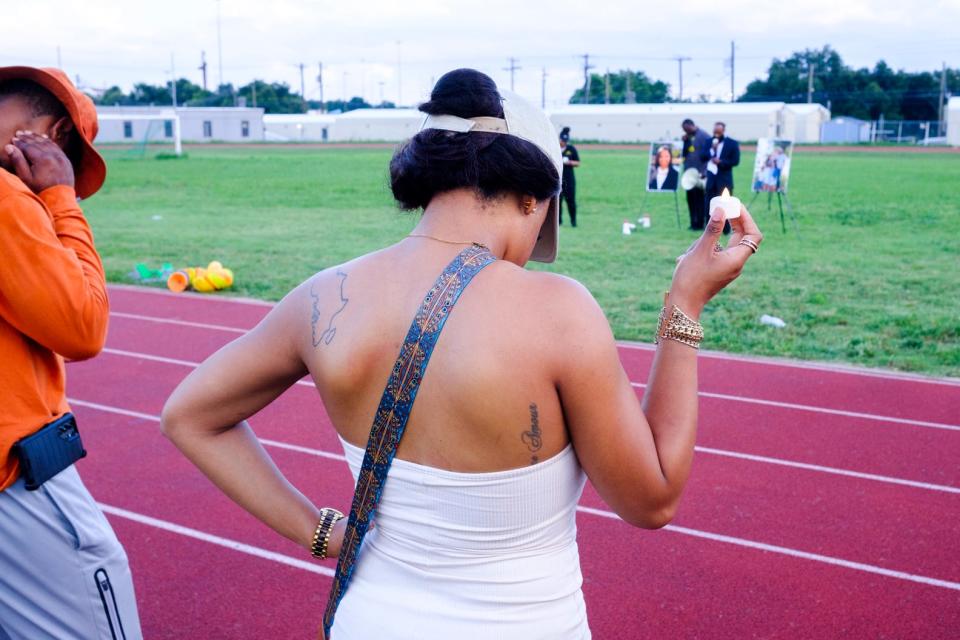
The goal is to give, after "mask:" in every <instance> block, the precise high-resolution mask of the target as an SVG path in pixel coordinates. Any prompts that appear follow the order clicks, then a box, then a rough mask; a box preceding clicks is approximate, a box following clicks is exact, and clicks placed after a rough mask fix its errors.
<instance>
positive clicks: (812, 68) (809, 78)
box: [807, 62, 817, 104]
mask: <svg viewBox="0 0 960 640" xmlns="http://www.w3.org/2000/svg"><path fill="white" fill-rule="evenodd" d="M808 66H809V68H808V69H807V104H813V74H814V73H816V71H817V65H815V64H813V63H812V62H811V63H810V64H809V65H808Z"/></svg>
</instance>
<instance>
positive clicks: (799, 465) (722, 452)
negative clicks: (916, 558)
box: [694, 446, 960, 494]
mask: <svg viewBox="0 0 960 640" xmlns="http://www.w3.org/2000/svg"><path fill="white" fill-rule="evenodd" d="M694 450H695V451H698V452H700V453H709V454H713V455H715V456H724V457H727V458H739V459H741V460H750V461H752V462H763V463H766V464H776V465H780V466H784V467H794V468H796V469H805V470H807V471H818V472H820V473H831V474H835V475H838V476H847V477H850V478H859V479H861V480H873V481H875V482H887V483H889V484H899V485H903V486H905V487H915V488H917V489H929V490H930V491H942V492H943V493H958V494H960V488H957V487H951V486H948V485H943V484H932V483H930V482H920V481H917V480H906V479H904V478H893V477H890V476H881V475H877V474H875V473H863V472H861V471H851V470H849V469H838V468H836V467H824V466H821V465H819V464H810V463H807V462H795V461H793V460H782V459H780V458H770V457H767V456H757V455H753V454H752V453H740V452H739V451H727V450H726V449H713V448H711V447H700V446H697V447H694Z"/></svg>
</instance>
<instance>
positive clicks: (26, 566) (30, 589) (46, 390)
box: [0, 67, 142, 640]
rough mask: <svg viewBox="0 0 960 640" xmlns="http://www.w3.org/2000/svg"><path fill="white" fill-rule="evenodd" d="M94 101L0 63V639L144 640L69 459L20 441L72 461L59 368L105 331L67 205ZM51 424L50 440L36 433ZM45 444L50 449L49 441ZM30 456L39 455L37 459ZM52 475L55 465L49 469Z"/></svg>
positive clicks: (83, 242)
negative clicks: (62, 449)
mask: <svg viewBox="0 0 960 640" xmlns="http://www.w3.org/2000/svg"><path fill="white" fill-rule="evenodd" d="M96 134H97V114H96V110H95V108H94V106H93V102H92V101H91V100H90V99H89V98H88V97H87V96H85V95H83V94H82V93H80V92H79V91H78V90H77V89H76V88H75V87H74V86H73V85H72V84H71V83H70V80H69V79H68V78H67V76H66V74H64V73H63V72H62V71H60V70H57V69H34V68H31V67H3V68H0V256H2V264H0V360H2V362H3V366H2V367H0V638H2V639H4V640H5V639H6V638H12V639H13V640H19V639H27V638H29V639H34V638H57V639H67V640H73V639H76V640H89V639H97V638H125V639H127V640H130V639H134V638H140V637H142V634H141V631H140V621H139V617H138V614H137V608H136V598H135V595H134V591H133V580H132V578H131V574H130V567H129V564H128V562H127V556H126V554H125V552H124V550H123V547H122V546H121V545H120V542H119V541H118V540H117V537H116V535H115V534H114V532H113V529H112V528H111V527H110V524H109V523H108V522H107V520H106V518H105V517H104V515H103V513H102V512H101V511H100V509H99V508H98V507H97V504H96V503H95V502H94V500H93V497H92V496H91V495H90V493H89V492H88V491H87V489H86V487H84V485H83V482H82V481H81V480H80V476H79V475H78V473H77V470H76V468H75V467H74V465H73V464H72V461H73V460H74V459H75V458H76V456H74V457H61V459H62V460H63V462H62V463H58V464H56V465H53V466H52V467H51V466H49V465H48V466H47V468H46V469H45V471H46V472H47V473H46V474H43V475H38V473H39V472H38V471H37V468H39V467H42V466H44V465H33V464H32V462H31V464H25V463H24V461H25V460H26V461H33V460H34V459H33V458H31V457H30V456H29V455H28V454H27V453H25V451H26V450H27V449H28V447H26V445H25V443H27V442H31V441H32V442H35V441H36V439H37V437H36V436H43V435H45V434H48V433H53V434H54V435H56V436H58V437H56V438H53V439H52V442H53V443H54V445H55V446H59V443H60V442H61V441H66V439H67V438H66V436H69V438H70V441H71V442H74V443H75V447H76V450H79V451H80V452H82V445H81V444H80V443H79V436H78V435H77V433H76V427H75V423H73V422H72V421H71V416H70V414H69V412H70V408H69V406H68V405H67V400H66V395H65V370H64V359H69V360H83V359H86V358H92V357H93V356H95V355H97V353H99V352H100V350H101V349H102V348H103V344H104V341H105V340H106V334H107V320H108V316H109V303H108V300H107V289H106V282H105V279H104V272H103V265H102V264H101V262H100V257H99V256H98V255H97V251H96V249H95V247H94V245H93V235H92V233H91V231H90V227H89V225H88V224H87V221H86V219H85V218H84V215H83V211H82V210H81V209H80V206H79V204H78V199H80V198H87V197H89V196H91V195H93V194H94V193H95V192H96V191H97V190H98V189H99V188H100V186H101V185H102V184H103V181H104V179H105V177H106V165H105V164H104V162H103V159H102V158H101V157H100V155H99V154H98V153H97V151H96V150H95V149H94V148H93V144H92V143H93V140H94V138H95V137H96ZM51 423H56V426H57V429H58V431H56V432H53V431H51V430H50V429H49V428H48V429H46V430H44V427H45V426H48V425H50V424H51ZM48 442H51V441H48ZM39 459H40V458H37V460H39ZM61 467H62V468H61Z"/></svg>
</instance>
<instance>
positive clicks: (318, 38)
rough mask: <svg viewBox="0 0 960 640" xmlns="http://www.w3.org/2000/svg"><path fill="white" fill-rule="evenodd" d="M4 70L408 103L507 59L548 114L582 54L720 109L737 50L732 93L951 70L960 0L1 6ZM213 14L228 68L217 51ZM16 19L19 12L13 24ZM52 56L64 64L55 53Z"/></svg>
mask: <svg viewBox="0 0 960 640" xmlns="http://www.w3.org/2000/svg"><path fill="white" fill-rule="evenodd" d="M5 5H6V6H4V12H5V17H6V19H7V24H8V25H12V28H8V29H7V31H6V32H5V33H4V40H5V41H4V44H3V46H2V48H0V50H2V51H3V59H2V60H0V62H2V64H30V65H44V66H49V65H56V64H57V61H58V55H59V60H60V61H61V62H62V66H63V68H64V69H66V70H67V71H68V72H69V73H70V75H71V77H76V76H79V78H80V81H81V84H82V85H84V86H86V87H90V88H104V87H107V86H110V85H114V84H118V85H120V86H122V87H124V88H125V89H129V88H130V87H131V86H132V84H133V83H134V82H137V81H146V82H151V83H161V82H164V81H166V80H167V79H169V77H170V76H169V70H170V67H171V55H172V56H173V64H174V67H175V69H176V74H177V76H178V77H187V78H190V79H191V80H193V81H194V82H196V83H197V84H200V82H201V73H200V71H199V70H198V69H197V67H198V66H199V64H200V58H201V52H203V51H205V52H206V59H207V62H208V64H209V66H208V71H207V74H208V83H209V86H210V87H211V88H213V87H215V86H216V84H217V83H218V81H219V79H220V78H221V72H220V69H221V65H222V79H223V81H224V82H232V83H234V84H235V85H240V84H244V83H246V82H248V81H250V80H251V79H253V78H260V79H265V80H279V81H284V82H287V83H289V84H290V85H291V87H293V88H294V90H295V91H297V92H299V87H300V71H299V68H298V64H299V63H301V62H302V63H304V64H305V65H306V70H305V73H304V76H305V82H306V95H307V97H308V98H318V97H319V94H320V90H319V86H318V82H317V64H318V62H321V61H322V62H323V64H324V76H323V78H324V83H323V84H324V97H325V98H326V99H328V100H329V99H334V98H341V97H344V96H347V97H350V96H354V95H361V94H362V95H363V96H364V97H365V98H366V99H367V100H371V101H379V100H380V98H381V96H382V97H383V98H385V99H387V100H392V101H397V100H398V97H399V99H400V100H401V101H402V103H403V104H415V103H416V102H418V101H420V100H422V99H423V98H424V96H425V95H426V94H427V92H428V89H429V87H430V85H431V81H432V79H434V78H436V77H438V76H439V75H440V74H442V73H443V72H444V71H446V70H449V69H452V68H455V67H460V66H472V67H475V68H478V69H480V70H482V71H485V72H487V73H489V74H490V75H492V76H493V78H494V79H495V80H496V81H497V83H498V84H499V85H500V86H501V87H504V88H509V86H510V74H509V72H507V71H505V70H504V68H505V67H507V66H508V58H509V57H511V56H512V57H514V58H516V60H517V63H516V64H517V65H518V66H519V67H520V69H519V70H518V71H516V75H515V83H516V90H517V91H518V92H519V93H521V94H523V95H525V96H527V97H528V98H530V99H533V100H535V101H536V102H538V103H539V102H540V99H541V80H542V74H543V71H544V69H545V70H546V73H547V78H546V102H547V105H548V106H550V105H554V104H558V103H565V102H566V101H567V100H568V99H569V97H570V94H571V93H572V92H573V90H574V89H575V88H576V87H578V86H582V85H583V54H590V62H591V64H594V65H596V69H594V71H595V72H603V71H605V70H607V69H609V70H611V71H615V70H618V69H622V68H631V69H640V70H643V71H645V72H646V73H647V74H648V75H649V76H651V77H652V78H654V79H661V80H664V81H666V82H669V83H670V85H671V91H672V93H673V95H674V96H676V95H677V92H678V89H679V87H678V79H677V75H678V69H677V67H678V64H677V62H676V61H675V60H672V58H675V57H676V56H685V57H689V58H691V60H690V61H687V62H685V63H684V66H683V72H684V87H683V91H684V95H685V96H687V97H696V96H698V95H700V94H706V95H708V96H710V97H711V98H721V99H728V98H729V95H730V70H729V67H728V62H727V61H728V58H729V56H730V42H731V40H733V41H735V42H736V73H735V77H734V79H735V82H736V91H737V92H738V93H739V92H742V91H743V89H744V87H745V86H746V85H747V83H748V82H750V81H751V80H753V79H754V78H756V77H758V76H760V75H762V74H763V73H764V71H765V70H766V69H767V67H768V66H769V64H770V62H771V60H772V59H773V58H775V57H780V58H785V57H788V56H789V55H790V54H791V53H792V52H793V51H796V50H801V49H804V48H808V47H810V48H813V47H816V48H819V47H822V46H823V45H825V44H830V45H831V46H833V47H834V48H835V49H837V50H838V51H839V52H840V54H841V56H842V57H843V58H844V60H845V61H846V62H847V63H848V64H852V65H855V66H873V64H874V63H875V62H876V61H877V60H878V59H881V58H882V59H884V60H886V61H887V62H888V64H890V65H891V66H893V67H895V68H904V69H909V70H932V69H938V68H939V67H940V65H941V63H942V62H946V63H947V65H948V66H952V67H960V0H910V1H909V2H908V1H905V0H795V1H791V0H785V1H780V2H748V1H747V0H723V1H718V0H662V1H661V2H658V3H650V2H637V1H636V0H634V1H627V0H592V1H591V0H554V1H553V2H541V1H524V0H512V1H510V0H483V1H482V2H465V1H462V0H456V1H449V2H433V1H429V0H354V1H350V0H338V1H337V2H329V1H325V0H220V1H219V2H218V1H217V0H162V1H158V0H152V1H149V2H143V1H140V0H122V1H121V0H83V1H80V0H70V1H67V0H27V1H17V2H13V1H8V2H6V3H5ZM218 7H219V13H220V20H219V23H220V34H221V46H220V48H219V50H222V63H221V60H220V56H219V54H218V39H217V24H218ZM11 13H12V15H11ZM58 47H59V53H58Z"/></svg>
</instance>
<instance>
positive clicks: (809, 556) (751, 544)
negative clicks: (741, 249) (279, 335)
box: [69, 400, 960, 591]
mask: <svg viewBox="0 0 960 640" xmlns="http://www.w3.org/2000/svg"><path fill="white" fill-rule="evenodd" d="M69 402H70V404H73V405H76V406H83V407H88V408H92V409H98V410H100V411H105V412H108V413H117V414H120V415H125V416H131V417H135V418H143V419H146V420H150V421H153V422H159V421H160V417H159V416H153V415H150V414H146V413H141V412H139V411H130V410H127V409H119V408H117V407H109V406H107V405H102V404H96V403H93V402H84V401H82V400H69ZM260 442H262V443H263V444H265V445H268V446H277V445H281V448H283V449H289V450H293V451H299V452H302V453H309V454H311V455H316V456H320V457H324V458H331V459H334V460H341V461H346V457H345V456H342V455H339V454H334V453H330V452H328V451H321V450H319V449H310V448H308V447H300V446H297V445H289V444H286V443H278V442H277V441H275V440H263V439H261V440H260ZM949 488H951V489H952V487H949ZM104 507H106V505H104ZM108 508H109V509H115V510H117V509H116V508H115V507H108ZM104 510H105V511H107V508H105V509H104ZM118 511H123V510H122V509H121V510H118ZM577 511H581V512H583V513H589V514H591V515H595V516H600V517H603V518H610V519H612V520H620V519H621V518H620V516H618V515H617V514H615V513H613V512H612V511H605V510H603V509H595V508H593V507H586V506H583V505H577ZM107 512H108V513H111V512H110V511H107ZM125 513H132V512H125ZM116 515H122V514H116ZM133 515H135V516H138V517H140V518H148V516H139V514H133ZM124 517H126V516H124ZM131 519H136V518H131ZM148 519H150V520H153V519H152V518H148ZM156 522H162V523H164V524H165V525H169V526H170V527H179V525H173V524H171V523H165V522H163V521H162V520H157V521H156ZM161 528H166V527H161ZM181 528H182V529H184V530H185V531H190V532H192V533H194V534H197V535H193V536H192V537H197V538H199V539H201V540H206V538H203V537H200V536H207V535H208V534H204V533H202V532H200V531H196V530H194V529H186V527H181ZM664 529H666V530H668V531H673V532H674V533H682V534H684V535H688V536H693V537H697V538H705V539H707V540H714V541H716V542H726V543H728V544H734V545H738V546H741V547H748V548H752V549H760V550H763V551H770V552H771V553H779V554H782V555H787V556H792V557H795V558H802V559H804V560H813V561H815V562H823V563H826V564H832V565H837V566H840V567H845V568H847V569H854V570H857V571H865V572H867V573H875V574H878V575H882V576H887V577H890V578H898V579H901V580H909V581H911V582H919V583H921V584H926V585H931V586H935V587H944V588H946V589H954V590H958V591H960V583H956V582H949V581H947V580H939V579H937V578H928V577H926V576H921V575H916V574H912V573H905V572H903V571H894V570H892V569H884V568H883V567H877V566H874V565H871V564H864V563H862V562H854V561H852V560H843V559H842V558H834V557H832V556H824V555H820V554H817V553H809V552H807V551H800V550H798V549H791V548H789V547H780V546H777V545H772V544H767V543H765V542H756V541H753V540H747V539H745V538H737V537H734V536H726V535H722V534H719V533H711V532H709V531H701V530H699V529H690V528H688V527H681V526H677V525H673V524H669V525H667V526H666V527H664ZM168 530H173V529H168ZM177 532H178V533H179V531H177ZM184 535H190V534H187V533H184ZM210 538H216V540H220V541H224V542H226V543H230V544H242V543H238V542H234V541H232V540H226V539H225V538H217V537H216V536H210ZM207 541H208V542H215V540H207ZM215 543H216V544H222V543H221V542H215ZM230 544H223V546H228V547H229V546H230ZM243 546H244V547H247V545H243ZM230 548H233V547H230ZM248 548H249V549H254V550H258V551H263V550H262V549H257V548H256V547H248ZM238 550H239V551H245V550H244V549H238ZM245 552H248V553H249V551H245ZM263 552H264V553H272V552H270V551H263ZM253 555H259V554H257V553H253ZM275 555H277V556H279V557H281V558H286V559H288V560H291V561H294V562H302V561H300V560H295V559H294V558H289V557H288V556H281V555H280V554H275ZM261 557H265V556H261ZM285 564H289V563H285ZM308 566H310V567H315V565H312V564H308ZM311 570H312V569H311ZM328 571H329V570H328ZM318 573H322V572H321V571H318ZM324 575H332V572H331V574H324Z"/></svg>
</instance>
